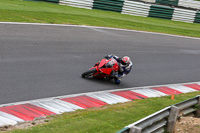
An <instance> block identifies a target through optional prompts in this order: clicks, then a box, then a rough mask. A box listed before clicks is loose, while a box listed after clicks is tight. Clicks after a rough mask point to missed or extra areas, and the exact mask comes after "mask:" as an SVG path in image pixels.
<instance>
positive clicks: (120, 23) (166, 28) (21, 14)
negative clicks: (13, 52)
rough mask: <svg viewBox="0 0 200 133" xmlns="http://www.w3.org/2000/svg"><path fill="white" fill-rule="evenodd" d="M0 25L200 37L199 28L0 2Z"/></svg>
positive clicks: (16, 0) (39, 4)
mask: <svg viewBox="0 0 200 133" xmlns="http://www.w3.org/2000/svg"><path fill="white" fill-rule="evenodd" d="M0 21H4V22H33V23H56V24H76V25H90V26H103V27H115V28H123V29H134V30H142V31H152V32H160V33H168V34H177V35H184V36H192V37H200V24H193V23H184V22H175V21H171V20H164V19H156V18H148V17H137V16H131V15H125V14H120V13H115V12H108V11H107V12H106V11H100V10H88V9H80V8H75V7H68V6H61V5H57V4H53V3H45V2H32V1H22V0H1V1H0Z"/></svg>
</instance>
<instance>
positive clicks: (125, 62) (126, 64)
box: [105, 54, 133, 84]
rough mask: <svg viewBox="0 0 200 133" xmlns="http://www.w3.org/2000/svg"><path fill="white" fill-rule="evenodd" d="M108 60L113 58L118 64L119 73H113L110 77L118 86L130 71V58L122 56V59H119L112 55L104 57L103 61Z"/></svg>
mask: <svg viewBox="0 0 200 133" xmlns="http://www.w3.org/2000/svg"><path fill="white" fill-rule="evenodd" d="M110 58H114V59H115V60H116V61H117V62H118V63H119V71H118V72H114V71H113V73H112V76H111V77H113V78H114V80H115V83H116V84H120V82H121V79H122V78H123V77H124V76H126V75H127V74H128V73H129V72H130V71H131V69H132V65H133V63H132V61H131V58H130V57H128V56H124V57H122V58H119V57H118V56H116V55H113V54H109V55H106V56H105V59H110Z"/></svg>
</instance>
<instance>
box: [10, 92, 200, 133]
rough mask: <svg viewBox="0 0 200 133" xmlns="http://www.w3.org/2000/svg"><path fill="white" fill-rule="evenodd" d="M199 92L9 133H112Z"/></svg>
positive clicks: (67, 117)
mask: <svg viewBox="0 0 200 133" xmlns="http://www.w3.org/2000/svg"><path fill="white" fill-rule="evenodd" d="M199 94H200V92H192V93H187V94H180V95H175V100H171V99H170V96H166V97H160V98H149V99H143V100H134V101H131V102H127V103H123V104H116V105H107V106H103V107H101V108H90V109H86V110H78V111H76V112H70V113H64V114H62V115H57V116H50V117H53V119H50V120H49V122H48V123H46V124H43V125H38V126H35V127H32V128H29V129H26V130H13V131H10V132H11V133H30V132H31V133H47V132H54V133H94V132H95V133H113V132H116V131H119V130H120V129H122V128H123V127H124V126H127V125H129V124H131V123H133V122H135V121H137V120H139V119H141V118H144V117H146V116H148V115H150V114H152V113H154V112H156V111H159V110H161V109H163V108H165V107H167V106H170V105H173V104H176V103H178V102H182V101H184V100H187V99H190V98H193V97H195V96H197V95H199Z"/></svg>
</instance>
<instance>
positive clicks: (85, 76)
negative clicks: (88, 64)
mask: <svg viewBox="0 0 200 133" xmlns="http://www.w3.org/2000/svg"><path fill="white" fill-rule="evenodd" d="M96 72H97V69H96V68H94V69H91V70H89V71H86V72H84V73H82V77H83V78H87V77H90V76H92V75H93V74H94V73H96Z"/></svg>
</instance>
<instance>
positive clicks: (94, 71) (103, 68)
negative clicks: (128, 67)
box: [82, 58, 119, 78]
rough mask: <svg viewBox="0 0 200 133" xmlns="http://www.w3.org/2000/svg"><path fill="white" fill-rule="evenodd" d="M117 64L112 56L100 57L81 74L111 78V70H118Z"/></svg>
mask: <svg viewBox="0 0 200 133" xmlns="http://www.w3.org/2000/svg"><path fill="white" fill-rule="evenodd" d="M118 70H119V64H118V62H117V61H116V60H115V59H114V58H110V59H108V60H107V59H102V60H101V61H99V62H98V63H96V64H95V65H94V67H92V68H90V69H89V71H86V72H84V73H83V74H82V77H83V78H88V77H94V78H112V73H113V72H118Z"/></svg>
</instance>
